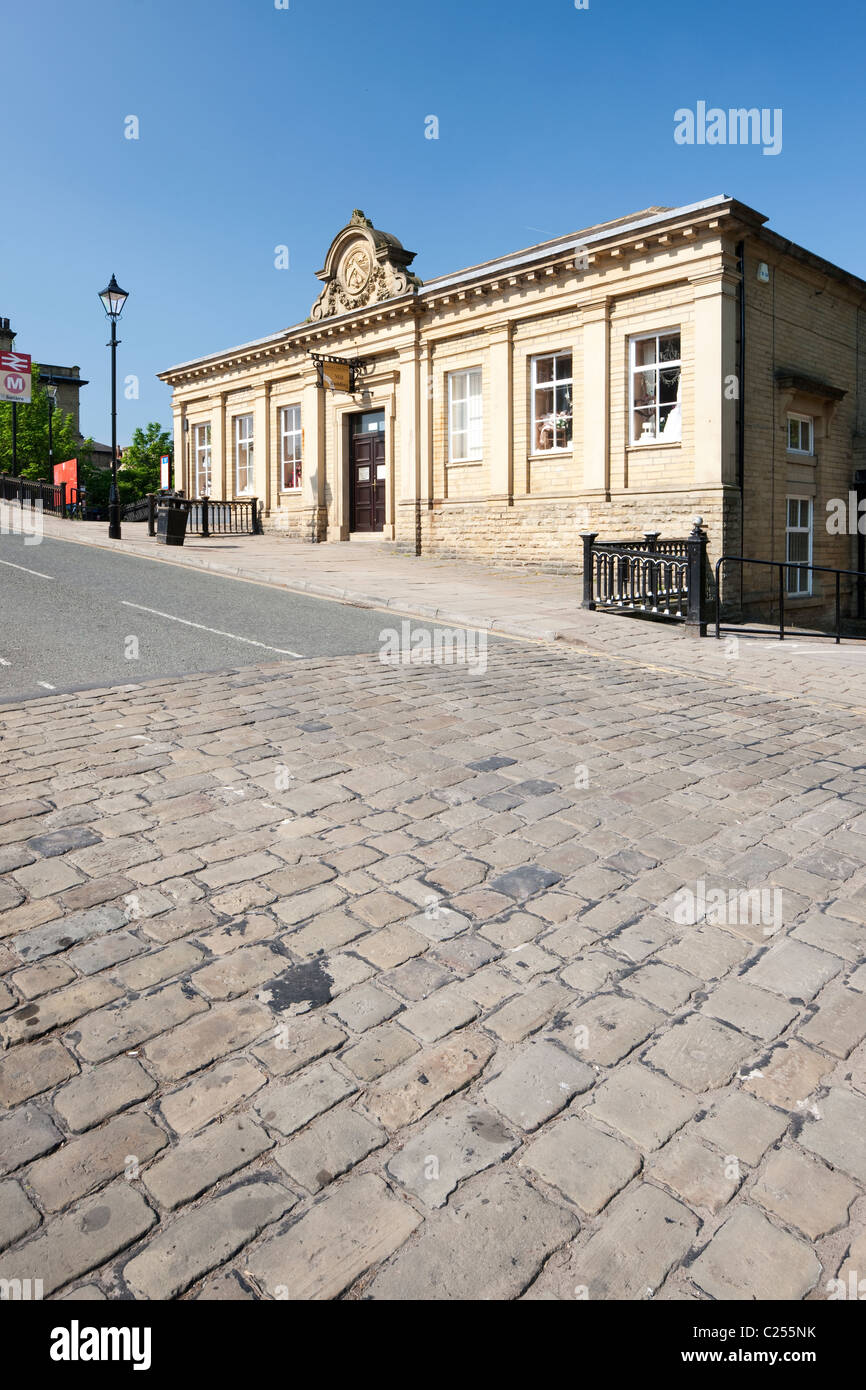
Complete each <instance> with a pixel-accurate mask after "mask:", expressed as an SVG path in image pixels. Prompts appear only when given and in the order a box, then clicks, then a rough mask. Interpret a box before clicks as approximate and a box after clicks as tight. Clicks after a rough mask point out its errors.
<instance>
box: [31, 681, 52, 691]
mask: <svg viewBox="0 0 866 1390" xmlns="http://www.w3.org/2000/svg"><path fill="white" fill-rule="evenodd" d="M36 684H37V685H41V686H42V689H43V690H56V689H57V686H56V685H49V684H48V682H47V681H37V682H36Z"/></svg>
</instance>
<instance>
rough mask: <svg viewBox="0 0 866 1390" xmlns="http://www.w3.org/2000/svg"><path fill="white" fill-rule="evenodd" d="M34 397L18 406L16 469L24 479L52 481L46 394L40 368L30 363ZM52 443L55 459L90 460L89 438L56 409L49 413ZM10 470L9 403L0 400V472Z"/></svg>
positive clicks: (63, 413)
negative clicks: (78, 432)
mask: <svg viewBox="0 0 866 1390" xmlns="http://www.w3.org/2000/svg"><path fill="white" fill-rule="evenodd" d="M32 394H33V399H32V401H31V403H30V405H19V407H18V448H17V465H18V467H17V471H18V473H19V475H20V476H21V477H23V478H41V479H43V480H44V481H45V482H53V481H54V480H53V478H52V477H51V468H50V464H49V453H48V442H49V441H48V412H49V404H48V397H47V395H46V394H45V388H44V387H43V386H40V384H39V368H38V367H37V365H36V363H35V362H34V364H33V393H32ZM51 442H52V445H53V449H54V462H55V463H64V462H65V461H66V460H67V459H74V458H77V459H82V460H84V461H85V462H89V460H90V450H91V447H92V444H93V440H92V439H85V440H80V439H79V438H78V436H77V434H76V432H75V423H74V419H73V417H72V415H67V414H66V413H65V411H62V410H57V409H55V410H54V411H53V412H52V416H51ZM11 472H12V406H11V404H10V403H9V402H7V401H0V473H11Z"/></svg>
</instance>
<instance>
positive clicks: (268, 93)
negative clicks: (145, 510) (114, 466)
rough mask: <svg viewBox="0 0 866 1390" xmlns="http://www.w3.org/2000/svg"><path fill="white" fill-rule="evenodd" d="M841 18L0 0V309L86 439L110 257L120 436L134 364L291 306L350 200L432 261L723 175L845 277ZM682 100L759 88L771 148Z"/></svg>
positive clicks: (725, 101) (583, 222)
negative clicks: (131, 122)
mask: <svg viewBox="0 0 866 1390" xmlns="http://www.w3.org/2000/svg"><path fill="white" fill-rule="evenodd" d="M864 34H866V19H864V13H863V6H862V0H834V3H833V4H832V5H830V6H826V7H819V6H817V5H816V4H815V3H814V0H726V3H725V4H708V3H706V0H666V3H664V4H661V3H658V2H657V0H656V2H655V3H651V2H650V0H589V8H588V9H585V10H578V9H576V7H575V3H574V0H532V3H526V2H525V0H523V2H522V0H436V2H435V3H434V0H421V2H420V3H419V0H379V3H377V4H375V5H373V4H367V3H363V4H362V3H358V0H289V8H288V9H285V10H282V9H277V8H276V5H275V0H81V3H77V4H70V3H69V0H42V3H41V4H40V5H39V7H38V8H37V9H34V7H33V6H32V5H13V4H12V3H11V0H5V3H4V6H3V17H2V39H3V44H2V47H3V54H4V63H3V83H4V101H3V109H4V115H3V118H2V119H3V122H4V126H5V137H6V138H5V140H4V153H5V155H6V158H4V161H3V165H4V171H3V178H2V192H0V199H2V206H0V266H2V267H3V272H5V273H2V274H0V315H2V316H4V317H5V316H8V317H10V318H11V319H12V324H13V327H14V328H16V329H17V330H18V339H17V343H16V346H17V347H19V348H20V349H21V350H22V351H24V352H30V353H31V354H32V355H33V356H34V357H35V358H37V359H38V358H39V357H42V358H43V360H45V361H53V362H61V363H64V364H71V363H78V364H79V365H80V367H81V370H82V375H84V376H85V377H87V378H89V380H90V382H91V385H90V386H88V387H87V388H85V390H84V391H82V395H81V401H82V416H81V422H82V428H83V429H84V431H85V433H91V434H93V435H94V436H95V437H96V438H100V439H105V438H106V437H107V434H108V429H109V425H108V410H109V404H108V389H109V388H108V379H109V373H108V366H109V354H108V352H107V350H106V348H105V344H106V342H107V331H106V328H107V326H106V323H105V321H104V319H103V318H102V311H101V308H100V305H99V302H98V300H97V298H96V295H97V292H98V291H99V290H100V289H101V288H102V287H103V286H104V285H105V284H106V283H107V281H108V279H109V277H110V276H111V274H112V272H114V273H116V274H117V277H118V279H119V281H120V283H121V285H123V287H124V288H126V289H128V290H130V291H131V298H130V301H129V303H128V305H127V309H126V312H125V314H124V317H123V319H122V320H121V330H120V337H121V339H122V342H123V345H122V347H121V348H120V356H119V373H120V377H121V380H122V379H123V378H124V377H125V376H126V375H127V374H128V373H134V374H135V375H137V376H138V377H139V379H140V383H141V386H140V392H141V394H140V399H139V400H137V401H127V400H125V399H121V401H120V406H119V410H120V422H119V433H120V439H121V442H123V443H125V442H126V441H127V440H128V438H129V435H130V434H131V432H132V430H133V428H134V427H135V426H136V425H137V424H143V423H145V422H146V421H148V420H151V419H158V420H161V421H163V422H164V423H165V424H169V423H170V418H171V415H170V395H169V392H168V389H167V388H166V387H164V386H163V385H162V383H161V382H158V381H156V380H155V373H156V372H157V371H160V370H163V369H165V368H166V367H168V366H171V365H173V364H174V363H176V362H180V361H184V360H186V359H188V358H191V357H195V356H198V355H199V354H202V353H205V352H211V351H215V350H217V349H218V348H223V347H229V346H231V345H233V344H236V343H239V342H244V341H247V340H248V339H251V338H257V337H263V336H264V335H265V334H267V333H271V332H276V331H277V330H279V329H281V328H285V327H287V326H289V325H290V324H293V323H297V322H299V321H301V320H303V319H304V318H305V317H306V316H307V314H308V313H309V310H310V306H311V304H312V302H313V300H314V298H315V296H316V293H317V290H318V288H319V287H320V286H319V282H318V281H317V280H316V279H315V272H316V271H317V270H318V269H319V268H320V267H321V265H322V264H323V261H324V257H325V252H326V250H327V248H328V245H329V243H330V241H331V239H332V237H333V236H334V235H335V234H336V232H337V231H338V230H339V229H340V228H341V227H342V226H343V225H344V224H345V223H346V222H347V221H348V219H349V216H350V214H351V212H352V209H353V208H355V207H360V208H363V209H364V211H365V212H366V213H367V215H368V216H369V217H371V218H372V220H373V221H374V223H375V225H376V226H378V227H381V228H383V229H384V230H385V231H390V232H393V233H394V234H395V235H397V236H398V237H399V238H400V239H401V240H402V241H403V242H404V244H405V245H406V246H408V247H411V248H412V249H413V250H414V251H416V252H417V253H418V256H417V260H416V262H415V266H414V269H415V270H416V271H417V272H418V273H419V274H420V275H421V276H422V277H424V278H428V277H430V276H432V275H437V274H443V273H446V272H448V271H450V270H456V269H459V268H460V267H462V266H465V265H471V264H473V263H474V262H476V261H479V260H484V259H487V258H489V257H490V256H494V255H497V254H500V253H504V252H507V251H510V250H516V249H518V248H520V247H523V246H527V245H531V244H532V243H533V242H535V241H540V240H543V239H544V238H546V237H551V236H557V235H560V234H564V233H566V232H570V231H574V230H577V229H579V228H581V227H584V226H587V225H590V224H592V223H593V222H596V221H603V220H606V219H609V218H613V217H618V216H622V215H624V214H626V213H628V212H631V211H634V210H637V209H640V208H644V207H647V206H649V205H651V204H681V203H689V202H695V201H698V200H699V199H701V198H704V197H708V196H710V195H711V194H716V193H722V192H724V193H729V194H732V195H733V196H736V197H738V198H740V199H741V200H743V201H744V202H746V203H749V204H751V205H752V206H753V207H756V208H758V209H759V210H760V211H761V212H763V213H764V214H766V215H768V216H769V219H770V225H771V226H772V227H774V228H775V230H777V231H779V232H780V233H782V234H783V235H785V236H787V237H790V238H791V239H792V240H794V241H798V242H800V243H801V244H803V245H805V246H807V247H808V248H809V249H810V250H813V251H816V252H818V253H819V254H821V255H823V256H825V257H827V258H828V259H830V260H833V261H836V262H837V263H839V264H841V265H843V266H844V267H845V268H846V269H848V270H851V271H853V272H855V273H856V274H859V275H861V276H863V277H864V278H866V241H864V237H863V234H862V227H863V222H864V203H866V192H864V179H863V176H862V160H863V154H862V150H863V146H864V134H866V131H864V113H866V102H864V97H863V83H862V65H861V63H862V41H863V38H864ZM699 101H706V102H707V103H708V105H709V106H718V107H722V108H728V107H732V106H733V107H740V106H746V107H752V106H756V107H759V108H764V107H766V108H777V107H778V108H781V109H782V112H783V132H784V138H783V147H782V152H781V153H780V154H779V155H777V156H767V155H764V154H763V153H762V151H761V149H760V148H759V147H755V146H733V147H727V146H708V145H704V146H697V145H696V146H693V147H690V146H681V145H677V144H676V143H675V142H674V139H673V131H674V112H675V111H676V110H677V109H678V108H683V107H690V108H693V109H694V108H695V107H696V104H697V102H699ZM130 115H134V116H137V117H138V119H139V122H140V138H139V139H138V140H127V139H125V138H124V122H125V118H126V117H127V116H130ZM430 115H435V116H436V117H438V120H439V139H438V140H428V139H425V118H426V117H428V116H430ZM16 140H20V141H21V145H20V155H18V156H16V157H14V158H13V157H12V155H11V154H10V151H11V150H12V148H13V144H14V142H15V141H16ZM283 244H285V245H287V246H288V247H289V252H290V262H291V263H290V269H289V270H277V269H275V267H274V248H275V247H276V246H278V245H283Z"/></svg>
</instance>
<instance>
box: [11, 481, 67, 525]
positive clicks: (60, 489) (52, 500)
mask: <svg viewBox="0 0 866 1390" xmlns="http://www.w3.org/2000/svg"><path fill="white" fill-rule="evenodd" d="M0 497H2V499H3V501H4V502H18V503H19V504H20V505H21V506H22V507H31V508H35V507H36V506H37V505H38V504H41V506H42V510H43V511H44V512H53V513H54V515H55V516H63V515H64V514H65V512H66V484H65V483H43V482H41V481H40V480H39V479H37V478H16V477H14V476H13V475H12V474H11V473H0Z"/></svg>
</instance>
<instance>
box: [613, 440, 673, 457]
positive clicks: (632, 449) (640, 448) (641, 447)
mask: <svg viewBox="0 0 866 1390" xmlns="http://www.w3.org/2000/svg"><path fill="white" fill-rule="evenodd" d="M682 447H683V441H682V440H681V439H672V440H670V442H669V443H667V444H665V443H663V442H662V441H661V440H655V439H654V440H653V442H652V443H651V444H626V446H625V449H626V453H627V454H645V453H647V452H651V451H652V450H653V449H681V448H682Z"/></svg>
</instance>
